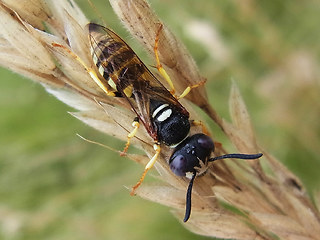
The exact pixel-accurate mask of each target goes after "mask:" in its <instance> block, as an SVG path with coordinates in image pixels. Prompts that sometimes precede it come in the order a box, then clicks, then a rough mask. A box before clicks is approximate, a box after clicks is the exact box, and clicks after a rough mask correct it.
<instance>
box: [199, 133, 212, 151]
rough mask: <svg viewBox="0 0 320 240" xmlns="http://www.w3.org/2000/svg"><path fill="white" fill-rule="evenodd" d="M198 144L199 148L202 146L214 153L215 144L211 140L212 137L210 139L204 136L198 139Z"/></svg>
mask: <svg viewBox="0 0 320 240" xmlns="http://www.w3.org/2000/svg"><path fill="white" fill-rule="evenodd" d="M198 144H199V146H201V147H202V148H205V149H208V150H211V151H212V152H213V151H214V143H213V141H212V140H211V138H210V137H208V136H207V135H202V136H200V137H199V138H198Z"/></svg>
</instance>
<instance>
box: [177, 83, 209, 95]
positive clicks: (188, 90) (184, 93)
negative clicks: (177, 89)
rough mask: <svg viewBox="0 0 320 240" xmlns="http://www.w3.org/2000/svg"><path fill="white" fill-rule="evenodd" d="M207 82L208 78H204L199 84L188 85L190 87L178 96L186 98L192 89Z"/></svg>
mask: <svg viewBox="0 0 320 240" xmlns="http://www.w3.org/2000/svg"><path fill="white" fill-rule="evenodd" d="M205 83H206V80H203V81H201V82H199V83H197V84H194V85H191V86H188V87H187V88H186V89H185V90H184V91H183V92H182V93H181V95H180V96H178V97H177V99H180V98H184V97H185V96H186V95H188V93H189V92H190V91H191V89H193V88H197V87H200V86H202V85H204V84H205Z"/></svg>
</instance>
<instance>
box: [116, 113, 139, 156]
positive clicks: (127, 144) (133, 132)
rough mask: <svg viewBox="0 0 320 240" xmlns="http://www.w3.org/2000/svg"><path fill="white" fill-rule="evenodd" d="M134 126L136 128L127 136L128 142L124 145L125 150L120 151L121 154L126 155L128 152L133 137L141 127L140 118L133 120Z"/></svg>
mask: <svg viewBox="0 0 320 240" xmlns="http://www.w3.org/2000/svg"><path fill="white" fill-rule="evenodd" d="M132 127H134V128H133V130H132V131H131V132H130V133H129V134H128V136H127V143H126V146H125V147H124V149H123V151H122V152H121V153H120V155H121V156H124V155H125V154H126V152H127V151H128V148H129V146H130V141H131V138H133V137H134V136H135V135H136V133H137V131H138V129H139V127H140V124H139V118H135V119H134V121H133V122H132Z"/></svg>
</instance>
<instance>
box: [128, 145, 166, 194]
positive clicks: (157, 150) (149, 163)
mask: <svg viewBox="0 0 320 240" xmlns="http://www.w3.org/2000/svg"><path fill="white" fill-rule="evenodd" d="M153 148H154V150H155V151H156V153H155V154H154V156H153V157H152V158H151V159H150V161H149V162H148V163H147V165H146V167H145V168H144V172H143V173H142V176H141V178H140V180H139V181H138V182H137V183H136V185H134V186H133V187H132V190H131V193H130V194H131V196H133V195H134V192H135V191H136V190H137V188H138V187H139V186H140V185H141V183H142V182H143V180H144V178H145V176H146V174H147V172H148V171H149V170H150V169H151V168H152V167H153V165H154V164H155V163H156V161H157V158H158V157H159V154H160V152H161V148H160V145H159V144H158V143H155V144H154V145H153Z"/></svg>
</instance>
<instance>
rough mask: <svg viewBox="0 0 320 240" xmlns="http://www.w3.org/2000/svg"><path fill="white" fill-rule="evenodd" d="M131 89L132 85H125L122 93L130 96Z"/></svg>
mask: <svg viewBox="0 0 320 240" xmlns="http://www.w3.org/2000/svg"><path fill="white" fill-rule="evenodd" d="M132 89H133V87H132V85H129V86H128V87H126V88H125V89H124V90H123V92H124V94H125V95H126V96H127V97H131V95H132Z"/></svg>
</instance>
